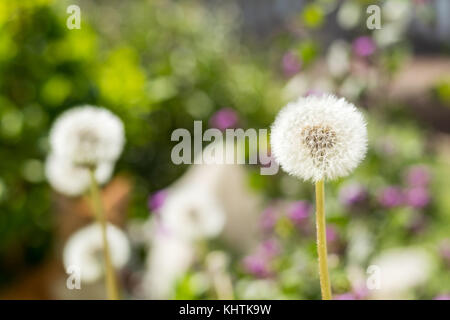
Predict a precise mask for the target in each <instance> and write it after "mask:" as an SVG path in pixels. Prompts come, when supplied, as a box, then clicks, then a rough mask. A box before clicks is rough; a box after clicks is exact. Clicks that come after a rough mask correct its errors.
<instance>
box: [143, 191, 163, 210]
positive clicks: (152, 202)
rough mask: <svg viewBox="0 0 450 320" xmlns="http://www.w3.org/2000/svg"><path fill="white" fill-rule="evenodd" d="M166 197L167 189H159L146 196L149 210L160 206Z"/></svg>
mask: <svg viewBox="0 0 450 320" xmlns="http://www.w3.org/2000/svg"><path fill="white" fill-rule="evenodd" d="M166 198H167V191H166V190H159V191H157V192H155V193H154V194H152V195H151V196H150V197H149V198H148V201H147V206H148V208H149V209H150V210H151V211H156V210H158V209H159V208H161V207H162V205H163V204H164V201H165V200H166Z"/></svg>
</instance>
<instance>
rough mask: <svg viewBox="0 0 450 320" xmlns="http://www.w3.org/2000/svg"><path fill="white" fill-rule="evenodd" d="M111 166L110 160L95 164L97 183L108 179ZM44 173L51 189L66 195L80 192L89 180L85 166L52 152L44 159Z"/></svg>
mask: <svg viewBox="0 0 450 320" xmlns="http://www.w3.org/2000/svg"><path fill="white" fill-rule="evenodd" d="M113 167H114V166H113V165H112V164H111V163H110V162H101V163H99V164H98V165H97V166H96V168H95V172H94V175H95V178H96V180H97V182H98V183H99V184H104V183H106V182H107V181H109V179H110V178H111V175H112V173H113ZM45 175H46V177H47V180H48V182H49V183H50V185H51V186H52V188H53V189H55V190H56V191H58V192H60V193H62V194H64V195H67V196H78V195H80V194H82V193H83V192H85V191H86V190H87V189H88V188H89V184H90V182H91V180H90V179H91V178H90V176H89V171H88V169H87V168H86V167H83V166H79V165H75V164H73V163H71V162H70V161H67V160H66V159H64V158H61V157H58V156H55V155H54V154H50V155H49V156H48V157H47V160H46V161H45Z"/></svg>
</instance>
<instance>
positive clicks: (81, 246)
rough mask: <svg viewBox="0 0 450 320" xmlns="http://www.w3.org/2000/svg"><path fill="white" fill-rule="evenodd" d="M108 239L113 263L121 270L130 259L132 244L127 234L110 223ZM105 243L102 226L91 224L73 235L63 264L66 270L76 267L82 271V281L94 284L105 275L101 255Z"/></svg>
mask: <svg viewBox="0 0 450 320" xmlns="http://www.w3.org/2000/svg"><path fill="white" fill-rule="evenodd" d="M107 237H108V242H109V243H110V246H111V248H114V250H111V261H112V263H113V265H114V266H115V267H116V268H117V269H120V268H122V267H123V266H125V264H126V263H127V262H128V259H129V257H130V244H129V241H128V238H127V236H126V235H125V233H124V232H123V231H122V230H120V229H119V228H117V227H116V226H114V225H112V224H110V223H108V225H107ZM102 248H103V242H102V235H101V229H100V225H99V224H97V223H93V224H90V225H88V226H86V227H84V228H82V229H80V230H78V231H77V232H76V233H75V234H73V235H72V236H71V237H70V238H69V240H68V241H67V243H66V245H65V247H64V252H63V262H64V266H65V268H66V269H68V268H69V267H72V266H76V267H78V268H79V270H80V271H81V273H80V275H81V281H83V282H85V283H92V282H95V281H97V280H99V279H100V277H101V276H102V275H103V264H102V261H101V255H99V253H100V252H101V251H102Z"/></svg>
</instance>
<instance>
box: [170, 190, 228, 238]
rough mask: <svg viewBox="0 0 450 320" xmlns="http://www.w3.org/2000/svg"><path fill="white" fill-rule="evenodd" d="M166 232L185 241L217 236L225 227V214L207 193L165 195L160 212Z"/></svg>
mask: <svg viewBox="0 0 450 320" xmlns="http://www.w3.org/2000/svg"><path fill="white" fill-rule="evenodd" d="M161 217H162V221H163V223H164V226H166V227H167V228H168V229H169V231H171V232H173V233H174V234H175V235H176V236H179V237H181V238H185V239H188V240H192V239H201V238H211V237H215V236H217V235H218V234H219V233H220V232H221V231H222V229H223V227H224V224H225V212H224V211H223V209H222V207H221V206H220V205H219V204H218V203H217V201H216V200H215V199H214V197H213V195H211V194H208V193H207V192H201V191H198V192H189V191H183V192H181V191H179V192H173V193H172V194H169V196H168V197H167V200H166V201H165V202H164V205H163V206H162V208H161Z"/></svg>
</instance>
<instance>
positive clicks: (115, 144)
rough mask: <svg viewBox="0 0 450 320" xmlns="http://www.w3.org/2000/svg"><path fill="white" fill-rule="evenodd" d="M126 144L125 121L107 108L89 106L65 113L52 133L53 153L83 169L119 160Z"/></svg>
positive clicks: (56, 122)
mask: <svg viewBox="0 0 450 320" xmlns="http://www.w3.org/2000/svg"><path fill="white" fill-rule="evenodd" d="M124 143H125V137H124V128H123V124H122V121H121V120H120V119H119V118H118V117H117V116H116V115H114V114H113V113H112V112H110V111H109V110H107V109H104V108H99V107H94V106H89V105H85V106H80V107H75V108H72V109H69V110H67V111H65V112H64V113H63V114H62V115H61V116H59V117H58V119H56V121H55V123H54V124H53V127H52V129H51V132H50V144H51V148H52V152H53V153H54V154H56V155H58V156H59V157H64V158H66V159H67V160H69V161H71V162H72V163H74V164H77V165H83V166H96V165H97V164H98V163H100V162H102V161H111V162H114V161H116V160H117V158H118V157H119V155H120V153H121V152H122V149H123V145H124Z"/></svg>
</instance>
